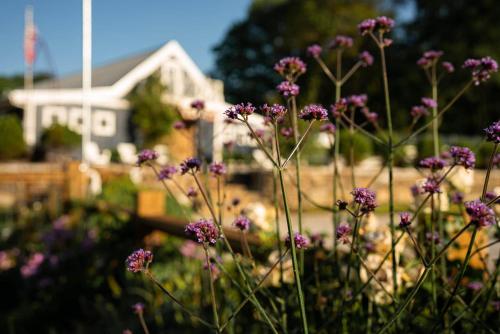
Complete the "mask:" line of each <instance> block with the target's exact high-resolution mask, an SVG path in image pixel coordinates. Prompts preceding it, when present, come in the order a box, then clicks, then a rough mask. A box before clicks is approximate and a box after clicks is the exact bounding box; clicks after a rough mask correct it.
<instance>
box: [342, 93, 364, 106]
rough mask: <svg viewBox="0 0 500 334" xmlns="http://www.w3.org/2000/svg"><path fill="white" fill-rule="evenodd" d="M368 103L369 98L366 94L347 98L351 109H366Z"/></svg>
mask: <svg viewBox="0 0 500 334" xmlns="http://www.w3.org/2000/svg"><path fill="white" fill-rule="evenodd" d="M367 101H368V96H366V94H360V95H351V96H348V97H347V104H348V105H349V106H350V107H354V108H362V107H364V106H365V105H366V102H367Z"/></svg>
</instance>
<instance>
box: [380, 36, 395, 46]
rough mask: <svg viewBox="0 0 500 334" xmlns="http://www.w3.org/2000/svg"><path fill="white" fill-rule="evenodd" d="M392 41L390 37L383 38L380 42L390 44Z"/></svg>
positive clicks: (385, 44)
mask: <svg viewBox="0 0 500 334" xmlns="http://www.w3.org/2000/svg"><path fill="white" fill-rule="evenodd" d="M392 42H393V40H392V39H390V38H384V40H383V41H382V44H383V45H384V46H391V45H392Z"/></svg>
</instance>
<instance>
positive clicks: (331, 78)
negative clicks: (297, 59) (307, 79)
mask: <svg viewBox="0 0 500 334" xmlns="http://www.w3.org/2000/svg"><path fill="white" fill-rule="evenodd" d="M314 59H316V61H317V62H318V64H319V66H321V69H322V70H323V72H325V74H326V76H327V77H328V79H330V80H331V81H332V82H333V83H334V84H336V83H337V78H335V75H333V73H332V72H331V71H330V69H329V68H328V66H326V64H325V62H324V61H323V60H322V59H321V58H319V57H315V58H314Z"/></svg>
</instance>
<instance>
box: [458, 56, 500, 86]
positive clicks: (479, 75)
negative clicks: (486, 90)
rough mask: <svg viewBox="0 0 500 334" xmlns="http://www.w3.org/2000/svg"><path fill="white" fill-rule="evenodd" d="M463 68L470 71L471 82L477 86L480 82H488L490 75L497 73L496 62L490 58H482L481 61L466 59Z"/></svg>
mask: <svg viewBox="0 0 500 334" xmlns="http://www.w3.org/2000/svg"><path fill="white" fill-rule="evenodd" d="M462 67H463V68H468V69H470V70H471V71H472V80H473V81H474V84H475V85H476V86H477V85H479V84H480V83H481V82H485V81H486V80H488V79H489V78H490V76H491V74H492V73H494V72H497V71H498V64H497V62H496V61H495V60H494V59H493V58H491V57H483V58H481V59H474V58H470V59H467V60H466V61H465V62H464V64H463V66H462Z"/></svg>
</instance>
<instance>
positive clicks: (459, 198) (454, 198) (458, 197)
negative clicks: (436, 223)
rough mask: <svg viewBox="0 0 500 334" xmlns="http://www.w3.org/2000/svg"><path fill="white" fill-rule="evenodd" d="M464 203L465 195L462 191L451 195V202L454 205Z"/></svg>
mask: <svg viewBox="0 0 500 334" xmlns="http://www.w3.org/2000/svg"><path fill="white" fill-rule="evenodd" d="M463 201H464V193H462V192H460V191H455V192H454V193H453V194H451V202H452V203H453V204H462V203H463Z"/></svg>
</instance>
